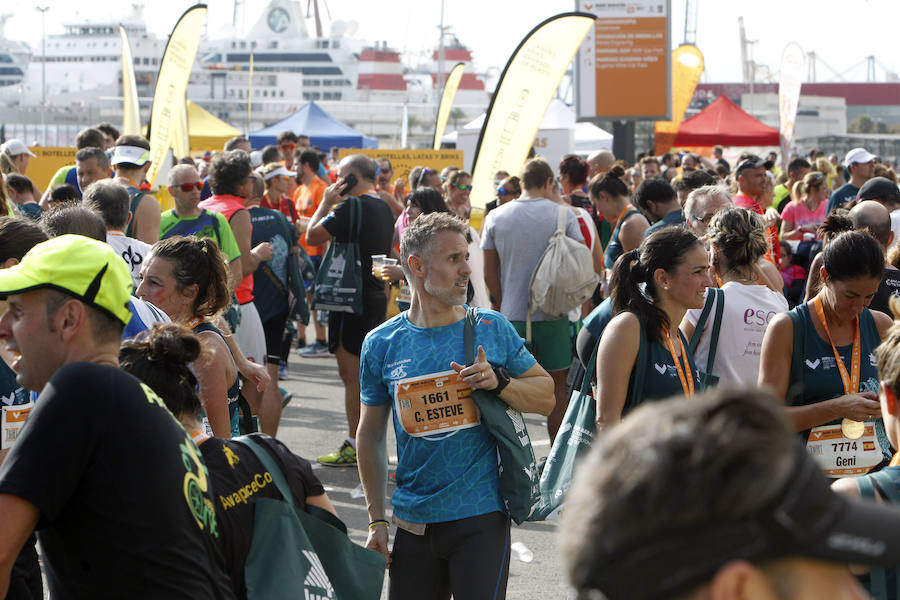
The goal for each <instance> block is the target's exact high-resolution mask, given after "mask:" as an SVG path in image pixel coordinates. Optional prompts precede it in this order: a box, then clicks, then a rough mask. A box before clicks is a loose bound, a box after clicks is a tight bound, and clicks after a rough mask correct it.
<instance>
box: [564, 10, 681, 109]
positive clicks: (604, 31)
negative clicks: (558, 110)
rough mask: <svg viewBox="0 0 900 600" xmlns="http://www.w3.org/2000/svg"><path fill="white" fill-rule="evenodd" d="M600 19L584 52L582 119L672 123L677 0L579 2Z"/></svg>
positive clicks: (579, 74) (580, 65) (579, 78)
mask: <svg viewBox="0 0 900 600" xmlns="http://www.w3.org/2000/svg"><path fill="white" fill-rule="evenodd" d="M576 9H577V10H579V11H584V12H588V13H591V14H594V15H597V20H596V21H595V22H594V27H593V28H592V30H591V31H590V32H589V33H588V35H587V37H586V38H585V40H584V43H583V44H582V45H581V48H580V49H579V51H578V59H577V63H576V69H575V71H576V83H577V93H576V110H577V115H578V118H590V117H601V118H609V117H614V118H617V119H655V120H669V119H671V115H672V94H671V90H672V85H671V66H670V64H669V62H670V60H671V57H670V51H669V45H670V39H671V35H670V32H669V29H670V17H671V0H625V1H621V0H620V1H596V0H577V2H576Z"/></svg>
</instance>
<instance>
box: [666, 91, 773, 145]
mask: <svg viewBox="0 0 900 600" xmlns="http://www.w3.org/2000/svg"><path fill="white" fill-rule="evenodd" d="M780 143H781V137H780V134H779V132H778V130H777V129H775V128H773V127H769V126H768V125H765V124H764V123H762V122H761V121H759V120H758V119H755V118H754V117H752V116H750V115H749V114H747V113H746V112H744V111H743V110H742V109H741V107H740V106H738V105H737V104H735V103H734V102H732V101H731V100H729V99H728V98H726V97H725V96H719V97H718V98H716V100H715V102H713V103H712V104H710V105H709V106H707V107H706V108H704V109H703V110H701V111H700V112H699V113H697V114H696V115H694V116H693V117H691V118H690V119H686V120H685V121H683V122H682V123H681V127H679V128H678V135H677V136H676V137H675V142H674V144H673V145H674V146H778V145H780Z"/></svg>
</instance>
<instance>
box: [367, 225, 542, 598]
mask: <svg viewBox="0 0 900 600" xmlns="http://www.w3.org/2000/svg"><path fill="white" fill-rule="evenodd" d="M468 244H469V227H468V225H466V224H465V223H464V222H463V221H461V220H459V219H457V218H456V217H453V216H451V215H449V214H447V213H432V214H429V215H423V216H421V217H419V218H418V219H416V221H415V222H414V223H413V224H412V225H410V226H409V228H407V229H406V231H404V233H403V238H402V239H401V241H400V256H401V264H402V266H403V270H404V272H405V274H406V277H407V278H408V280H409V282H410V287H411V289H412V301H411V305H410V309H409V310H408V311H407V312H404V313H401V314H400V315H398V316H396V317H394V318H393V319H391V320H390V321H388V322H386V323H384V324H382V325H381V326H379V327H378V328H377V329H374V330H373V331H372V332H370V333H369V334H368V335H367V336H366V338H365V341H364V342H363V346H362V352H361V359H362V360H361V365H360V387H361V394H360V400H361V402H362V407H361V414H360V422H359V429H358V430H357V449H358V461H359V474H360V480H361V481H362V484H363V489H364V491H365V495H366V502H367V505H368V507H369V518H370V519H371V523H370V524H369V537H368V540H367V542H366V546H367V547H368V548H370V549H372V550H376V551H378V552H380V553H382V554H383V555H385V556H387V557H389V558H390V559H391V561H392V562H391V570H390V597H391V598H392V599H394V600H405V599H413V598H415V599H418V598H422V597H425V596H427V597H435V598H444V597H449V596H450V594H451V593H452V594H453V596H454V597H456V598H503V597H505V589H506V580H507V577H508V575H509V527H510V520H509V516H508V515H507V513H506V511H505V509H504V505H503V501H502V499H501V497H500V492H499V484H498V462H497V449H496V442H495V441H494V438H493V437H492V436H491V434H490V433H489V432H488V430H487V428H486V427H485V426H483V425H482V424H481V422H480V415H479V412H478V410H477V408H476V406H475V403H474V401H473V399H472V398H471V396H470V394H471V390H472V389H481V390H486V391H489V392H493V393H495V394H497V395H498V396H499V397H500V399H501V400H503V401H504V402H506V403H507V404H509V405H510V406H511V407H513V408H515V409H518V410H520V411H522V412H535V413H540V414H542V415H548V414H549V413H550V411H551V410H552V409H553V407H554V405H555V402H554V397H553V379H551V377H550V376H549V375H548V374H547V372H546V371H545V370H544V369H543V368H542V367H541V366H540V365H538V364H537V362H536V361H535V359H534V357H533V356H531V354H530V353H529V352H528V351H527V350H526V349H525V342H524V340H523V339H522V338H521V337H519V335H518V334H517V333H516V330H515V329H514V328H513V326H512V324H510V322H509V321H507V320H506V318H505V317H504V316H503V315H502V314H500V313H499V312H495V311H492V310H485V309H478V313H477V319H476V324H475V333H474V344H475V346H476V347H477V356H476V358H475V361H474V362H473V364H472V365H470V366H468V367H466V366H463V364H464V362H465V360H464V358H465V347H464V341H463V332H464V327H465V316H466V306H464V303H465V301H466V292H467V290H468V283H469V277H470V276H471V273H472V270H471V268H470V267H469V264H468ZM392 414H393V422H394V431H395V433H396V437H397V457H398V459H397V473H396V480H397V489H396V491H395V492H394V495H393V498H392V500H391V503H392V504H393V508H394V513H393V521H394V523H395V524H396V525H397V527H398V529H397V533H396V536H395V539H394V545H393V548H392V549H391V551H390V552H389V551H388V537H389V535H388V534H389V524H388V522H387V521H386V520H385V516H386V509H385V506H384V490H385V486H386V484H387V461H386V448H385V434H386V429H387V422H388V417H389V416H391V415H392ZM425 590H428V591H427V592H425Z"/></svg>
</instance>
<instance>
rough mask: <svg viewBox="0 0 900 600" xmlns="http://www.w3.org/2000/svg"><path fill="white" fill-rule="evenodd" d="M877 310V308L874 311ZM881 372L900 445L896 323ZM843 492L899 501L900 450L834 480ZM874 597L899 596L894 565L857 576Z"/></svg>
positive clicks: (895, 307)
mask: <svg viewBox="0 0 900 600" xmlns="http://www.w3.org/2000/svg"><path fill="white" fill-rule="evenodd" d="M891 311H892V312H893V313H894V318H895V319H896V318H900V314H898V313H900V301H898V300H896V299H892V300H891ZM873 312H874V311H873ZM875 358H876V361H877V363H878V373H879V375H880V380H881V381H880V383H881V385H880V386H879V400H880V403H881V416H882V419H883V422H884V425H885V430H886V434H887V437H888V439H889V440H890V443H891V446H893V448H900V421H898V420H897V417H898V414H900V413H898V408H900V406H898V404H897V399H898V398H900V325H893V326H892V327H891V328H890V330H888V332H887V334H886V335H885V336H884V342H883V343H882V344H881V345H880V346H878V348H877V349H876V350H875ZM832 488H833V489H834V490H835V491H836V492H839V493H841V494H845V495H847V496H850V497H855V498H858V497H860V496H862V497H864V498H868V499H870V500H875V499H876V497H878V498H879V499H880V500H881V501H883V502H885V503H887V504H895V505H896V504H900V453H895V454H894V455H893V458H892V459H891V462H890V464H889V465H888V466H887V467H885V468H884V469H882V470H881V471H879V472H877V473H872V474H870V475H863V476H862V477H855V478H854V477H847V478H844V479H839V480H837V481H835V482H834V484H832ZM857 577H858V578H859V580H860V583H862V584H863V585H864V586H865V587H866V588H867V589H868V590H869V592H870V593H871V594H872V597H873V598H886V599H887V600H900V573H898V569H897V568H896V567H894V568H887V569H885V568H873V569H872V570H871V571H870V572H869V573H867V574H865V575H858V576H857Z"/></svg>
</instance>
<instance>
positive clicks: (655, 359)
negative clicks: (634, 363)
mask: <svg viewBox="0 0 900 600" xmlns="http://www.w3.org/2000/svg"><path fill="white" fill-rule="evenodd" d="M641 333H642V334H643V335H646V333H645V329H644V328H643V327H641ZM678 335H679V337H681V343H682V344H684V352H685V354H686V355H687V358H688V365H690V373H686V374H685V375H688V376H690V377H691V378H692V379H693V380H694V393H696V394H699V393H700V392H701V391H703V390H702V389H701V387H700V377H699V373H698V372H697V367H696V366H695V365H694V356H693V355H692V354H691V351H690V349H689V348H688V342H687V340H686V339H685V338H684V335H683V334H682V333H681V331H679V332H678ZM645 343H646V346H647V358H646V364H645V368H644V373H643V377H642V378H641V379H642V381H640V382H637V383H636V382H635V372H636V371H637V369H632V372H631V379H630V380H629V383H628V395H627V396H626V399H627V400H626V405H625V408H624V409H623V411H622V415H623V416H624V415H625V414H626V413H627V412H629V411H631V410H634V409H635V408H637V406H639V405H640V404H642V403H644V402H646V401H648V400H650V401H652V400H663V399H665V398H669V397H671V396H681V395H683V394H684V390H683V389H682V387H681V379H680V378H679V377H678V370H677V369H676V368H675V361H674V360H673V359H672V353H671V352H669V348H668V347H667V346H666V345H665V344H664V343H663V342H662V340H660V339H655V340H651V339H650V338H649V337H647V338H645ZM679 360H682V359H681V357H679ZM683 364H684V363H683V362H682V365H683ZM635 385H641V386H642V388H641V389H640V390H639V393H638V394H637V401H636V402H632V401H631V398H632V393H633V392H634V386H635Z"/></svg>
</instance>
